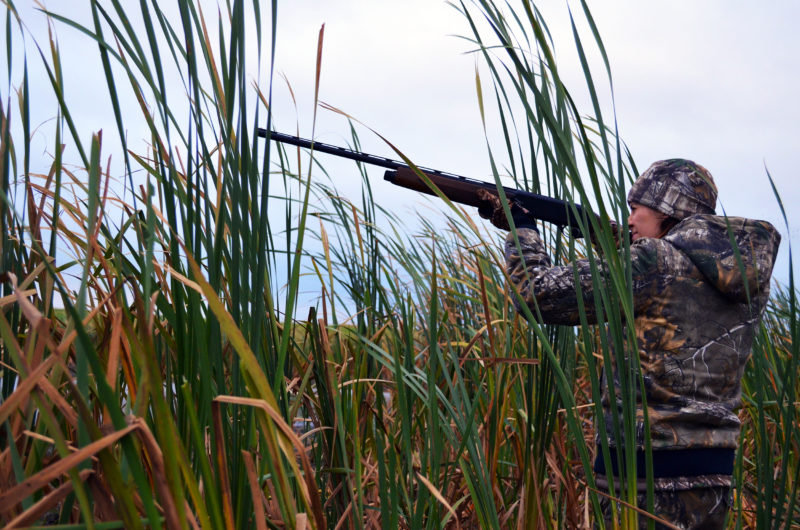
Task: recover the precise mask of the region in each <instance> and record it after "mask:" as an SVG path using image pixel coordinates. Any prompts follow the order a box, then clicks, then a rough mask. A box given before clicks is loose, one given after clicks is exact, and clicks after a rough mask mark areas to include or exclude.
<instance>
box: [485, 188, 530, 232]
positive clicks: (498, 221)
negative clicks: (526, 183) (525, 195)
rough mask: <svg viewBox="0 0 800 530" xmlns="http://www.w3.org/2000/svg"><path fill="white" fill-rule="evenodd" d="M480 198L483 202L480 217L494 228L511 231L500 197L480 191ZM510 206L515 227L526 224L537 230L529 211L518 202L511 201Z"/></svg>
mask: <svg viewBox="0 0 800 530" xmlns="http://www.w3.org/2000/svg"><path fill="white" fill-rule="evenodd" d="M478 198H479V199H480V201H481V205H480V206H478V215H480V216H481V217H483V218H484V219H489V221H490V222H491V223H492V224H493V225H494V226H496V227H497V228H500V229H501V230H510V228H509V226H508V219H507V218H506V212H505V211H504V210H503V205H502V203H501V202H500V197H498V196H497V195H495V194H494V193H492V192H490V191H487V190H483V189H480V190H478ZM508 206H509V208H511V217H512V218H513V219H514V224H515V225H517V226H519V225H521V224H525V225H528V226H530V227H532V228H534V230H535V229H536V228H535V225H534V224H533V221H532V219H531V213H530V212H529V211H528V210H526V209H525V208H523V207H522V206H520V204H519V203H517V202H516V201H511V202H510V203H509V205H508Z"/></svg>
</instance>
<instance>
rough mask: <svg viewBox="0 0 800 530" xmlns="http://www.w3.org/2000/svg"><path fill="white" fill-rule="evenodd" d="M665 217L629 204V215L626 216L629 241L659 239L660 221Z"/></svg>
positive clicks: (640, 206) (639, 205)
mask: <svg viewBox="0 0 800 530" xmlns="http://www.w3.org/2000/svg"><path fill="white" fill-rule="evenodd" d="M665 218H666V216H665V215H664V214H663V213H661V212H657V211H656V210H653V209H652V208H650V207H648V206H644V205H642V204H637V203H635V202H632V203H631V214H630V216H628V228H630V230H631V240H632V241H636V240H637V239H639V238H640V237H660V236H661V231H662V230H661V221H663V220H664V219H665Z"/></svg>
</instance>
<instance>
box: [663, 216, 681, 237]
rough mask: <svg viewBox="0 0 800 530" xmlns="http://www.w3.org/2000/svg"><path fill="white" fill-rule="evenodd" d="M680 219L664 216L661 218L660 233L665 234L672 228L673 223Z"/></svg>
mask: <svg viewBox="0 0 800 530" xmlns="http://www.w3.org/2000/svg"><path fill="white" fill-rule="evenodd" d="M680 222H681V221H680V219H675V218H674V217H665V218H663V219H662V220H661V233H662V234H664V235H666V234H667V232H669V231H670V230H672V229H673V228H674V227H675V225H677V224H678V223H680Z"/></svg>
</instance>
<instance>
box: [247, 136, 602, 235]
mask: <svg viewBox="0 0 800 530" xmlns="http://www.w3.org/2000/svg"><path fill="white" fill-rule="evenodd" d="M258 136H260V137H262V138H269V139H270V140H273V141H275V142H279V143H285V144H290V145H296V146H299V147H305V148H307V149H312V145H313V149H314V151H319V152H321V153H327V154H331V155H335V156H339V157H342V158H348V159H350V160H355V161H357V162H364V163H367V164H371V165H375V166H380V167H384V168H386V169H388V171H386V173H384V175H383V178H384V180H388V181H389V182H391V183H392V184H395V185H397V186H401V187H403V188H408V189H410V190H414V191H418V192H420V193H427V194H428V195H436V193H435V192H434V191H433V190H432V189H431V188H430V186H428V184H427V183H426V182H425V181H423V180H422V179H421V178H420V177H419V175H417V173H416V172H415V171H414V170H413V169H411V168H410V167H409V166H408V165H407V164H404V163H402V162H398V161H397V160H391V159H389V158H383V157H380V156H375V155H370V154H367V153H361V152H359V151H353V150H351V149H346V148H344V147H338V146H335V145H329V144H323V143H320V142H312V141H311V140H306V139H305V138H298V137H297V136H290V135H288V134H283V133H279V132H276V131H267V130H266V129H258ZM419 170H420V171H422V172H423V173H425V175H426V176H427V177H428V178H429V179H430V180H431V182H432V183H433V184H435V185H436V187H438V188H439V190H441V192H442V193H443V194H444V195H445V196H446V197H447V198H448V199H450V200H451V201H453V202H458V203H461V204H466V205H468V206H475V207H478V206H481V204H482V201H481V200H480V199H479V198H478V193H477V192H478V190H479V189H484V190H487V191H489V192H491V193H493V194H495V195H497V186H495V185H494V184H493V183H490V182H484V181H481V180H475V179H471V178H467V177H462V176H460V175H454V174H452V173H445V172H444V171H438V170H436V169H429V168H423V167H420V168H419ZM503 191H505V194H506V197H507V198H508V200H509V201H516V202H517V203H519V204H520V205H521V206H523V207H524V208H525V209H527V210H528V211H529V212H531V217H533V218H534V219H539V220H542V221H547V222H548V223H553V224H555V225H557V226H558V227H562V228H563V227H569V228H570V229H571V230H572V234H573V235H574V236H576V237H582V234H581V232H580V230H579V228H578V226H579V224H578V219H579V218H580V217H581V216H582V215H594V214H593V213H592V212H591V211H590V210H587V209H585V208H583V207H582V206H580V205H578V204H576V205H575V211H573V209H572V208H571V207H570V205H569V204H568V203H567V202H565V201H562V200H559V199H554V198H552V197H548V196H546V195H539V194H536V193H531V192H528V191H522V190H518V189H514V188H506V187H503ZM576 212H577V216H576Z"/></svg>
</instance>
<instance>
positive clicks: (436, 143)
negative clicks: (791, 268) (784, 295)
mask: <svg viewBox="0 0 800 530" xmlns="http://www.w3.org/2000/svg"><path fill="white" fill-rule="evenodd" d="M206 3H207V4H212V5H213V4H214V2H206ZM84 4H88V2H77V0H70V1H69V2H68V3H67V2H65V1H63V0H62V1H60V2H56V1H50V2H49V3H48V6H49V7H50V8H51V9H54V10H56V11H59V10H61V11H62V12H63V11H64V10H65V9H66V7H67V6H68V5H69V6H70V8H69V9H67V11H68V12H69V14H70V15H71V16H79V17H80V16H83V15H81V14H80V13H81V9H83V10H84V11H86V9H85V8H86V6H85V5H84ZM159 5H161V6H162V8H165V7H168V6H169V2H161V3H160V4H159ZM572 5H573V8H575V9H576V11H577V12H579V11H580V5H579V4H578V3H576V2H572ZM589 5H590V8H591V9H592V13H593V15H594V17H595V20H596V22H597V25H598V27H599V30H600V33H601V36H602V38H603V40H604V42H605V45H606V48H607V51H608V55H609V58H610V61H611V69H612V74H613V78H614V89H615V97H616V109H617V118H618V120H619V126H620V132H621V135H622V137H623V139H624V141H625V142H626V143H627V145H628V147H629V148H630V149H631V152H632V154H633V156H634V158H635V160H636V162H637V164H638V166H639V168H640V169H644V168H645V167H647V165H649V164H650V163H651V162H652V161H655V160H658V159H663V158H672V157H683V158H691V159H693V160H695V161H697V162H699V163H701V164H702V165H704V166H706V167H707V168H708V169H709V170H710V171H711V172H712V174H713V175H714V178H715V179H716V182H717V184H718V187H719V189H720V203H721V205H722V206H723V207H724V208H725V211H726V212H727V213H728V214H729V215H741V216H746V217H753V218H760V219H766V220H769V221H771V222H773V224H775V225H776V226H777V227H778V228H779V229H780V231H781V233H782V234H783V235H784V243H783V245H782V252H781V258H780V262H779V264H778V265H777V267H776V271H775V274H776V277H778V278H779V279H781V280H782V281H784V282H785V281H786V280H787V278H788V272H787V271H788V261H787V250H788V242H789V239H791V240H792V243H793V244H796V243H797V238H798V233H800V232H798V226H800V206H798V204H799V203H800V186H798V185H797V177H798V170H797V159H798V150H799V149H798V147H800V146H798V140H800V98H798V95H800V37H799V36H798V31H797V29H796V23H797V21H798V20H800V3H798V2H795V1H789V0H776V1H771V2H760V3H755V2H745V1H732V0H704V1H702V2H690V1H688V0H684V1H677V2H676V1H674V0H670V1H665V0H653V1H648V2H641V1H634V0H613V1H612V0H602V1H592V0H590V1H589ZM566 6H567V2H566V1H561V0H558V1H556V0H548V1H547V2H542V3H541V8H542V9H543V10H544V12H545V15H546V17H547V21H548V24H549V26H550V29H551V30H552V31H553V33H554V38H555V40H556V46H555V50H556V56H557V59H558V61H559V68H560V69H561V75H562V77H563V78H564V79H565V80H566V83H567V86H568V88H570V89H572V90H574V91H575V94H574V95H576V96H577V97H578V100H579V105H581V109H582V110H583V111H586V112H587V113H588V111H589V110H590V107H589V105H588V103H586V102H585V100H582V98H581V92H580V88H581V85H582V78H583V75H582V73H581V71H580V66H579V63H578V62H577V59H576V56H575V54H574V46H573V44H572V37H571V34H570V33H569V31H570V30H569V18H568V17H569V15H568V11H567V7H566ZM20 7H21V8H22V10H23V11H24V12H28V15H26V17H27V20H28V21H29V24H30V27H31V31H33V32H35V33H38V36H39V38H40V39H41V38H43V35H45V33H43V31H44V24H43V23H40V21H41V17H39V21H38V22H37V20H35V19H34V17H32V16H31V15H30V6H28V5H21V6H20ZM214 12H215V9H213V8H212V9H206V14H207V17H208V16H213V13H214ZM579 18H580V17H579ZM323 23H324V24H325V40H324V51H323V66H322V77H321V88H320V99H321V100H323V101H325V102H327V103H329V104H331V105H334V106H336V107H338V108H341V109H342V110H344V111H346V112H347V113H349V114H351V115H353V116H354V117H356V118H358V119H359V120H361V121H363V122H364V123H365V124H367V125H369V126H370V127H372V128H374V129H375V130H377V131H378V132H380V133H381V134H383V135H384V136H386V137H387V138H389V139H390V140H391V141H392V142H393V143H395V144H396V145H397V146H398V147H399V148H401V149H402V150H403V151H404V152H405V153H406V154H407V155H409V156H410V157H411V158H412V159H414V160H415V162H417V163H419V164H421V165H424V166H428V167H435V168H439V169H443V170H447V171H450V172H454V173H459V174H463V175H466V176H470V177H475V178H484V179H485V178H489V175H490V167H489V161H488V156H487V152H486V146H485V140H484V136H483V131H482V128H481V122H480V115H479V111H478V105H477V98H476V94H475V56H474V55H473V54H470V53H468V52H470V51H471V46H470V45H469V43H467V42H465V41H464V40H462V39H459V38H457V37H456V35H466V34H468V32H469V27H468V25H467V23H466V21H465V19H464V18H463V17H462V16H461V15H460V14H459V13H458V12H457V11H456V10H455V9H453V8H452V7H451V6H449V5H448V4H446V3H445V2H444V1H438V0H403V1H402V2H400V1H384V0H336V1H331V0H327V1H323V0H291V1H285V2H281V3H280V5H279V12H278V39H277V42H278V46H277V51H276V65H275V66H276V72H278V73H281V74H283V75H285V76H286V78H287V79H288V80H289V82H290V83H291V85H292V89H293V90H294V93H295V95H296V98H297V109H295V107H294V105H293V104H292V102H291V99H290V97H289V93H288V90H287V89H286V88H285V84H284V82H283V81H282V80H281V79H280V78H278V77H276V84H275V93H274V96H273V108H274V110H275V125H276V127H277V128H278V129H282V130H285V131H287V132H294V130H295V127H296V124H299V127H300V133H301V134H302V135H306V136H307V135H310V134H311V128H312V125H311V124H312V110H313V109H312V103H313V87H314V69H315V55H316V47H317V36H318V33H319V30H320V27H321V26H322V24H323ZM57 31H58V36H59V42H60V44H61V47H62V50H63V54H64V57H65V62H66V64H65V72H67V74H68V75H70V76H72V78H71V79H70V80H69V84H68V89H69V92H68V98H71V102H72V103H71V108H72V109H73V112H75V113H76V114H77V121H78V122H79V123H80V124H82V126H84V127H86V130H98V129H101V128H103V129H106V130H108V131H109V132H110V131H113V130H114V128H115V124H114V122H113V115H112V114H110V113H109V109H108V107H107V106H104V104H102V102H101V100H102V99H103V98H105V99H107V91H106V89H105V81H104V78H103V74H102V70H101V69H100V68H99V63H98V62H96V60H95V59H94V57H95V56H96V47H94V46H93V45H91V43H90V42H88V41H87V39H86V38H85V37H83V36H80V35H78V34H77V33H76V32H75V31H74V30H71V29H69V28H66V27H64V26H57ZM585 37H586V39H590V38H591V37H590V35H589V34H588V33H587V34H585ZM42 42H46V41H44V40H43V41H42ZM28 47H29V50H28V51H29V55H30V57H29V61H30V62H31V63H34V62H35V61H36V60H37V59H36V58H35V57H34V56H33V49H32V47H31V46H30V43H29V44H28ZM78 50H80V51H78ZM593 58H594V59H595V65H594V66H595V67H596V70H595V76H596V79H597V80H598V81H599V80H601V79H602V72H601V70H600V69H599V68H600V63H599V62H598V61H597V59H598V57H597V56H596V55H594V56H593ZM37 72H38V73H37ZM262 72H264V70H262ZM31 75H32V77H33V79H34V80H36V81H35V83H34V84H33V87H32V90H33V94H32V99H33V100H34V101H36V98H37V97H38V95H39V94H40V93H41V94H43V93H45V92H47V91H48V90H49V89H48V87H47V82H46V81H45V80H44V78H42V77H39V78H38V80H37V78H36V77H35V76H36V75H39V76H41V75H42V73H41V71H39V70H37V69H36V67H35V66H31ZM254 75H255V74H254ZM266 81H267V80H266V76H264V75H262V79H261V80H260V82H261V83H262V84H266ZM487 81H488V78H487ZM573 86H574V87H575V88H574V89H573ZM3 93H5V88H4V89H3ZM76 94H81V95H82V96H76ZM606 101H610V99H608V98H607V99H606ZM33 114H34V115H33V120H34V123H39V122H42V121H44V120H46V119H48V118H51V117H52V116H53V115H54V114H55V112H54V110H53V107H52V106H43V108H34V109H33ZM37 120H38V121H37ZM489 126H490V127H496V124H492V123H490V124H489ZM360 132H361V139H362V142H363V149H364V150H365V151H368V152H374V154H380V155H385V156H392V153H391V152H390V151H389V149H388V148H387V147H386V145H385V144H383V143H382V142H381V141H380V140H379V139H378V138H376V137H375V136H374V135H371V134H370V133H369V132H368V131H367V130H366V129H362V130H361V131H360ZM145 133H146V131H145V130H144V129H142V130H141V132H140V133H139V134H141V136H142V137H145V136H146V134H145ZM114 134H116V133H114ZM496 134H498V130H497V129H495V130H489V135H490V137H493V136H494V135H496ZM131 135H132V136H135V135H136V131H135V130H133V131H131ZM316 135H317V138H318V140H319V141H323V142H327V143H342V142H344V141H345V140H346V139H347V136H348V127H347V123H346V122H345V120H344V119H343V118H342V117H340V116H338V115H335V114H333V113H330V112H327V111H320V114H319V116H318V120H317V125H316ZM37 142H39V144H35V145H34V152H44V151H46V150H47V149H49V146H50V145H51V144H52V139H50V138H46V137H38V138H37ZM321 160H323V159H321ZM323 162H324V160H323ZM765 168H767V169H769V171H770V173H771V174H772V176H773V178H774V179H775V182H776V185H777V187H778V190H779V191H780V193H781V195H782V198H783V201H784V204H785V205H786V207H787V210H788V213H789V222H790V226H791V229H792V233H791V238H789V237H787V236H788V235H789V234H788V233H787V231H786V229H785V226H784V223H783V221H782V219H781V218H780V215H779V212H778V207H777V204H776V202H775V200H774V197H773V194H772V191H771V188H770V185H769V182H768V180H767V177H766V171H765ZM374 174H375V178H376V181H379V180H380V177H381V175H382V171H381V170H375V172H374ZM348 176H349V175H342V176H341V177H340V178H346V177H348ZM354 176H355V175H353V177H354ZM377 192H378V194H379V195H378V201H379V202H381V201H383V205H384V206H386V207H388V208H391V209H396V210H398V211H401V212H402V211H405V210H406V209H410V208H413V207H414V206H415V205H419V204H420V203H421V201H420V199H419V198H418V196H415V195H414V194H412V193H410V192H409V193H407V194H406V193H403V192H402V190H401V191H398V190H397V189H390V186H389V185H388V184H387V185H386V186H382V185H378V187H377ZM357 198H358V197H354V199H357ZM718 213H721V209H719V208H718Z"/></svg>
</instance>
